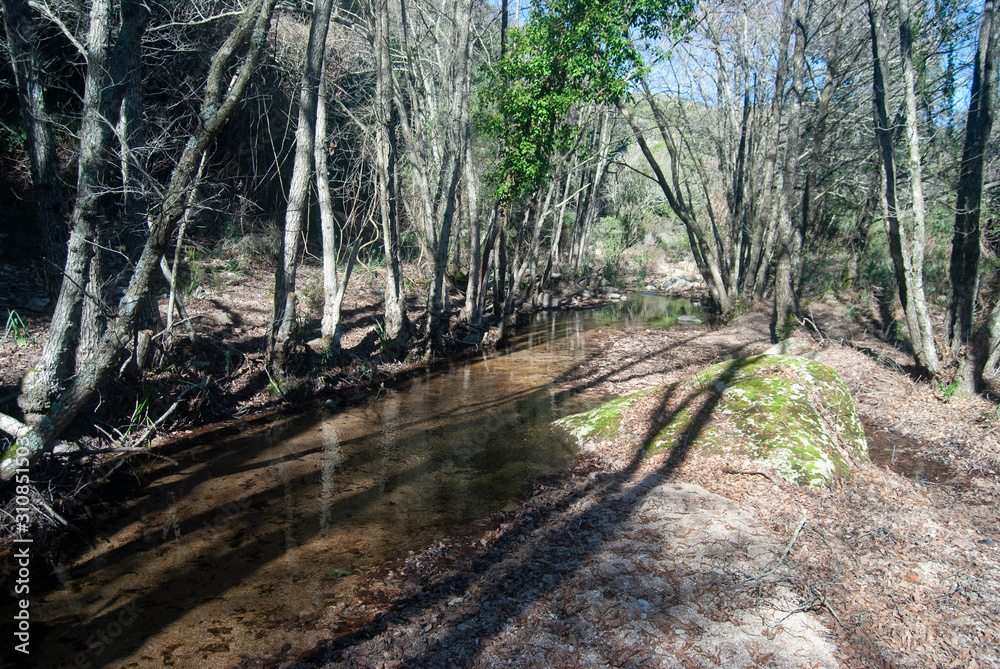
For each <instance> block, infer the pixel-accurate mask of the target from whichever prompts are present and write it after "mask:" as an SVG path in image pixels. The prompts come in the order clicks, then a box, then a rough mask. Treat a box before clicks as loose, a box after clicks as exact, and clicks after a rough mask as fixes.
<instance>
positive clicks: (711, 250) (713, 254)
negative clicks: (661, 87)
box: [618, 88, 733, 313]
mask: <svg viewBox="0 0 1000 669" xmlns="http://www.w3.org/2000/svg"><path fill="white" fill-rule="evenodd" d="M647 90H648V88H647ZM647 100H648V101H649V102H650V104H651V106H653V110H654V113H655V112H656V111H657V108H656V107H655V101H654V100H652V96H651V95H648V94H647ZM618 111H619V112H621V114H622V117H623V118H624V119H625V122H626V123H628V125H629V127H630V128H631V129H632V134H633V135H634V136H635V140H636V142H637V143H638V144H639V149H640V150H641V151H642V155H643V156H644V157H645V158H646V162H647V163H648V164H649V167H650V169H651V170H653V175H654V176H655V177H656V182H657V184H659V186H660V190H661V191H663V195H664V196H665V197H666V198H667V204H668V205H669V206H670V209H671V210H672V211H673V212H674V214H676V215H677V218H679V219H680V220H681V222H682V223H683V224H684V228H685V230H686V231H687V234H688V240H689V241H690V242H691V252H692V254H693V255H694V259H695V263H696V264H697V265H698V270H699V272H701V276H702V278H703V279H704V280H705V283H706V284H707V285H708V292H709V295H711V297H712V301H713V302H715V306H716V307H717V308H718V309H719V311H721V312H722V313H726V312H728V311H729V310H730V309H732V306H733V305H732V301H731V299H730V296H729V290H728V287H727V286H726V281H725V277H724V276H723V274H722V269H721V267H720V263H719V258H718V253H717V250H716V247H715V244H714V242H713V240H711V239H709V237H708V233H707V231H706V230H705V227H704V226H703V225H702V224H701V223H699V222H698V219H697V217H696V215H695V212H694V211H693V210H692V209H691V207H690V206H689V205H688V203H687V202H685V201H684V200H683V199H682V196H681V194H680V189H679V183H678V180H679V178H680V177H679V175H678V174H677V170H676V169H674V170H673V171H672V176H673V186H674V187H671V184H670V182H668V181H667V177H666V175H665V174H664V173H663V169H662V168H661V167H660V163H659V161H657V159H656V157H655V156H654V155H653V151H652V150H651V149H650V148H649V144H648V142H646V138H645V136H644V135H643V132H642V128H641V127H639V124H638V122H637V121H636V119H635V117H634V116H633V115H632V112H630V111H629V110H628V109H627V108H626V107H625V105H624V104H623V103H622V102H619V103H618ZM659 116H660V118H657V119H656V120H657V126H658V127H659V130H660V134H661V135H662V136H663V139H664V142H666V143H667V149H668V151H670V155H671V164H672V166H673V167H676V166H677V163H678V157H677V153H676V147H674V145H673V142H672V140H671V139H670V134H669V129H668V128H667V127H666V121H665V119H663V118H662V115H659Z"/></svg>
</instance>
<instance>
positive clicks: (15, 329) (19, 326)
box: [0, 310, 31, 347]
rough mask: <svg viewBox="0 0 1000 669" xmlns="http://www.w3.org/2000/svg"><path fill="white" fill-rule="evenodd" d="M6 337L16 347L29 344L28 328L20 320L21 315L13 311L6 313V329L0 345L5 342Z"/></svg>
mask: <svg viewBox="0 0 1000 669" xmlns="http://www.w3.org/2000/svg"><path fill="white" fill-rule="evenodd" d="M7 337H12V338H13V340H14V343H15V344H17V346H18V347H24V346H28V345H29V344H31V334H30V333H29V332H28V327H27V326H26V325H25V324H24V321H23V320H22V319H21V315H20V314H18V313H17V312H16V311H14V310H11V311H9V312H7V328H6V329H5V330H4V333H3V338H2V339H0V343H2V342H5V341H7Z"/></svg>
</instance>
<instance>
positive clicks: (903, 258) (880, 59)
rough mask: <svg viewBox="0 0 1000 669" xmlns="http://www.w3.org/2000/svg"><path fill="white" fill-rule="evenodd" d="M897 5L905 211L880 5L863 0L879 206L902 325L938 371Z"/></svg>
mask: <svg viewBox="0 0 1000 669" xmlns="http://www.w3.org/2000/svg"><path fill="white" fill-rule="evenodd" d="M900 9H901V12H902V14H901V16H900V17H899V30H900V38H901V39H900V42H901V48H902V52H903V69H904V79H905V84H906V85H905V88H906V92H905V96H906V108H907V114H906V118H907V144H908V147H909V157H910V165H909V166H910V171H911V175H910V176H911V184H912V185H913V196H914V203H913V204H914V209H913V210H912V211H911V212H905V211H904V212H901V211H900V208H899V205H898V196H897V171H896V159H895V154H894V151H893V142H892V139H893V138H892V131H893V125H892V124H891V123H890V121H889V112H888V104H887V101H886V74H885V73H886V65H885V62H886V46H885V45H886V38H885V36H884V35H883V32H882V23H883V21H884V19H885V13H884V10H880V9H879V8H878V7H876V6H875V0H869V2H868V21H869V28H870V33H871V46H872V67H873V77H872V82H873V92H874V102H875V105H874V107H875V135H876V138H877V140H878V147H879V156H880V159H881V163H882V176H883V186H882V210H883V216H884V218H885V221H886V227H887V234H888V236H889V248H890V252H891V255H892V261H893V267H894V269H895V273H896V285H897V288H898V291H899V301H900V303H901V304H902V305H903V312H904V314H905V319H906V326H907V330H908V332H909V335H910V340H911V342H912V345H913V350H914V354H915V355H916V357H917V362H918V363H919V364H920V366H921V367H923V368H924V370H925V371H926V372H927V373H929V374H931V375H934V374H937V372H938V368H939V361H938V356H937V349H936V347H935V345H934V333H933V330H932V328H931V323H930V317H929V315H928V311H927V300H926V298H925V296H924V283H923V258H924V234H925V232H924V228H925V226H924V223H923V195H922V191H921V186H920V185H917V184H918V183H919V181H920V149H919V144H918V138H917V127H916V118H915V115H916V113H915V109H916V103H915V92H914V81H913V56H912V38H911V33H910V20H911V19H910V15H909V11H908V5H906V4H905V2H904V3H902V4H901V6H900ZM911 109H912V110H913V111H912V112H911Z"/></svg>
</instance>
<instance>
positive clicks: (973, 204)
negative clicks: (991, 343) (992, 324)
mask: <svg viewBox="0 0 1000 669" xmlns="http://www.w3.org/2000/svg"><path fill="white" fill-rule="evenodd" d="M995 23H996V21H995V20H994V0H986V5H985V7H984V9H983V17H982V23H981V25H980V29H979V48H978V50H977V52H976V61H975V65H974V67H973V71H972V91H971V100H970V102H969V115H968V118H967V120H966V122H965V145H964V147H963V149H962V163H961V168H960V175H959V180H958V198H957V201H956V211H955V228H954V230H955V232H954V236H953V238H952V243H951V268H950V275H951V308H950V310H949V322H948V325H949V327H948V340H949V344H950V347H951V352H952V355H955V356H958V357H960V358H961V359H962V362H960V367H966V368H968V367H971V365H972V363H971V360H972V358H973V356H972V352H971V351H970V350H969V349H970V348H971V347H970V344H971V342H972V332H973V325H974V320H975V311H976V295H977V293H978V289H979V258H980V240H981V234H980V216H981V211H982V210H981V202H982V195H983V163H984V161H985V157H986V143H987V141H989V137H990V131H991V130H992V128H993V54H994V52H995V51H996V43H997V35H996V26H995ZM966 371H967V372H970V371H971V370H968V369H967V370H966ZM961 376H962V377H963V378H964V382H962V387H961V388H960V390H962V391H964V392H967V393H972V392H975V387H974V375H973V374H971V373H965V374H962V375H961Z"/></svg>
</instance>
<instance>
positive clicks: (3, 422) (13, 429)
mask: <svg viewBox="0 0 1000 669" xmlns="http://www.w3.org/2000/svg"><path fill="white" fill-rule="evenodd" d="M30 429H31V428H29V427H28V426H27V425H25V424H24V423H22V422H21V421H19V420H18V419H16V418H14V417H13V416H8V415H7V414H5V413H0V431H3V432H6V433H7V434H9V435H10V436H12V437H14V439H21V438H22V437H24V436H25V435H26V434H28V431H29V430H30Z"/></svg>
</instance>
